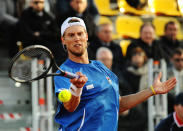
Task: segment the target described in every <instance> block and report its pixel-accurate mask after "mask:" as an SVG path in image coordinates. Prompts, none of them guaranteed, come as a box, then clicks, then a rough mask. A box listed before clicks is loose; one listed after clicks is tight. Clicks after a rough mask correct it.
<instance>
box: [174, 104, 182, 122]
mask: <svg viewBox="0 0 183 131" xmlns="http://www.w3.org/2000/svg"><path fill="white" fill-rule="evenodd" d="M174 110H175V112H176V113H177V115H178V117H179V119H181V120H182V121H183V105H181V104H179V105H175V106H174Z"/></svg>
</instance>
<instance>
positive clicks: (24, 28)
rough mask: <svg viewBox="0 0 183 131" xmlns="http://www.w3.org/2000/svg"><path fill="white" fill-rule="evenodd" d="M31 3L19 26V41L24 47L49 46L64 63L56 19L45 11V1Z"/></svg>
mask: <svg viewBox="0 0 183 131" xmlns="http://www.w3.org/2000/svg"><path fill="white" fill-rule="evenodd" d="M31 2H32V4H31V6H30V7H29V8H27V9H25V10H24V11H23V13H22V16H21V18H20V20H19V22H18V24H17V33H18V38H17V40H18V41H21V42H22V43H23V47H27V46H29V45H35V44H40V45H44V46H47V47H48V48H50V49H51V51H52V52H53V54H54V56H55V58H56V59H57V60H59V61H62V59H63V58H62V56H64V55H65V53H64V51H63V52H61V51H60V50H61V49H62V46H61V44H60V33H59V28H58V26H57V24H56V21H55V19H54V18H53V17H51V16H50V15H49V14H48V13H47V12H46V11H45V10H44V0H32V1H31ZM60 48H61V49H60ZM12 50H14V49H13V48H12ZM62 50H63V49H62Z"/></svg>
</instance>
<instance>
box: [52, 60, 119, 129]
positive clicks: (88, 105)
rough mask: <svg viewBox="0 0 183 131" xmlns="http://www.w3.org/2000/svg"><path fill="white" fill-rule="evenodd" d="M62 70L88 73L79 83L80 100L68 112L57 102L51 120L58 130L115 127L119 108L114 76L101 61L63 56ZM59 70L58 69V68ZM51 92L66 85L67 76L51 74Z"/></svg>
mask: <svg viewBox="0 0 183 131" xmlns="http://www.w3.org/2000/svg"><path fill="white" fill-rule="evenodd" d="M60 68H61V69H62V70H65V71H68V72H72V73H76V72H82V73H83V74H84V75H86V76H87V77H88V81H87V83H86V84H85V86H84V87H83V91H82V95H81V101H80V104H79V106H78V107H77V109H76V110H75V111H74V112H68V111H67V110H66V109H65V108H64V106H63V104H62V103H61V102H59V104H58V109H57V113H56V116H55V121H56V122H57V123H59V124H60V129H59V130H60V131H77V130H80V131H116V130H117V123H118V112H119V88H118V78H117V77H116V75H115V74H114V73H112V72H111V71H110V70H109V69H108V68H107V67H105V66H104V65H103V64H102V63H101V62H98V61H90V63H89V64H81V63H75V62H73V61H71V60H69V59H67V60H66V61H65V62H64V63H63V64H62V65H61V67H60ZM58 72H59V71H58ZM54 82H55V93H58V92H60V90H61V89H62V88H66V89H69V88H70V84H71V83H70V80H69V79H68V78H65V77H60V76H55V77H54Z"/></svg>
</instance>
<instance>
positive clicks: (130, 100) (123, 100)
mask: <svg viewBox="0 0 183 131" xmlns="http://www.w3.org/2000/svg"><path fill="white" fill-rule="evenodd" d="M152 95H153V92H152V90H151V89H150V88H148V89H145V90H143V91H140V92H138V93H136V94H132V95H127V96H120V99H119V113H121V112H123V111H125V110H128V109H131V108H132V107H135V106H136V105H138V104H140V103H141V102H143V101H145V100H147V99H148V98H149V97H150V96H152Z"/></svg>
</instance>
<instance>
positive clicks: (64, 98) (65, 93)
mask: <svg viewBox="0 0 183 131" xmlns="http://www.w3.org/2000/svg"><path fill="white" fill-rule="evenodd" d="M71 96H72V95H71V92H70V91H69V90H67V89H64V90H62V91H61V92H59V94H58V99H59V100H60V101H61V102H68V101H69V100H70V99H71Z"/></svg>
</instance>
